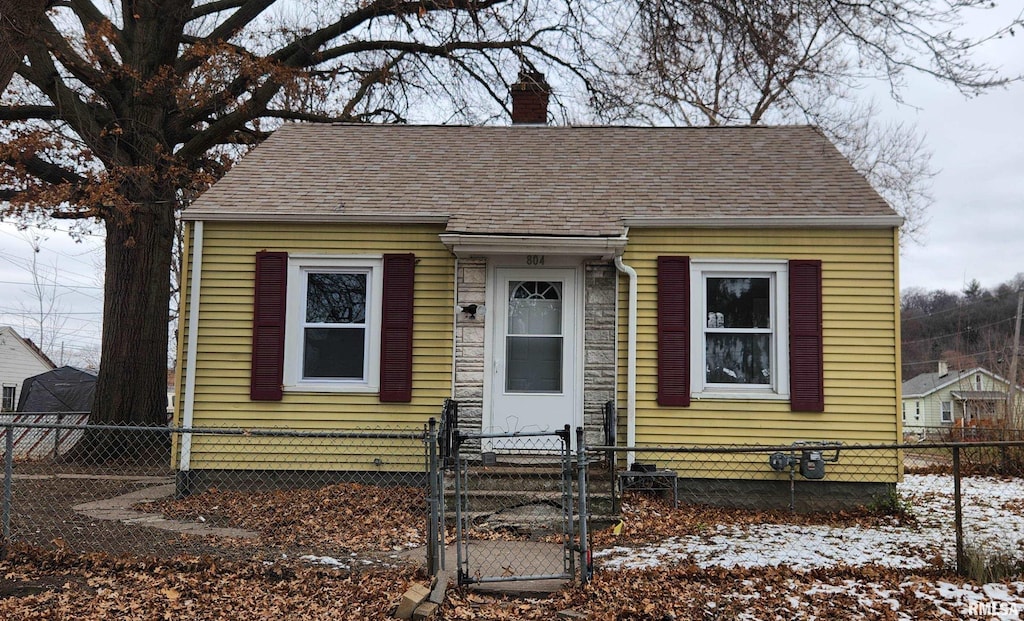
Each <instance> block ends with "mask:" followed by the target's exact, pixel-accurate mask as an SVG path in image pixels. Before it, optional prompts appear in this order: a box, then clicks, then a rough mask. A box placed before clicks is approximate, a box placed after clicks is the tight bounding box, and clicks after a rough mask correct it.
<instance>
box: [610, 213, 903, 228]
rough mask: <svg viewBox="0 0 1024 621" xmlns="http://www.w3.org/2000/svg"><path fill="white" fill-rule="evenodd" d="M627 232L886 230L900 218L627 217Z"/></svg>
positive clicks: (901, 219) (899, 223)
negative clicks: (681, 229)
mask: <svg viewBox="0 0 1024 621" xmlns="http://www.w3.org/2000/svg"><path fill="white" fill-rule="evenodd" d="M623 223H624V224H625V225H626V226H629V227H631V228H661V227H679V228H793V227H800V228H822V229H825V228H828V229H832V228H842V229H889V228H896V227H899V226H902V225H903V217H901V216H898V215H896V214H893V215H885V216H708V217H677V216H631V217H627V218H624V219H623Z"/></svg>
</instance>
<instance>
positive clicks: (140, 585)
mask: <svg viewBox="0 0 1024 621" xmlns="http://www.w3.org/2000/svg"><path fill="white" fill-rule="evenodd" d="M413 581H420V582H425V577H424V576H423V575H422V573H421V572H420V571H418V570H416V569H413V568H400V569H388V570H381V569H374V570H372V571H341V570H333V569H325V568H320V567H309V566H306V565H304V564H296V563H294V562H288V561H280V562H276V563H270V564H268V563H262V562H248V563H218V562H215V561H213V560H211V559H203V558H190V559H178V560H175V561H158V560H152V559H149V560H147V559H131V560H127V559H118V558H113V557H107V556H102V555H88V556H74V555H69V554H67V553H65V552H61V551H56V552H52V551H51V552H40V551H38V550H36V551H33V550H29V549H12V550H9V553H8V555H7V557H6V558H5V559H3V560H2V561H0V618H2V619H10V620H12V621H21V620H28V619H68V620H71V619H74V620H76V621H99V620H104V621H105V620H115V619H117V620H120V619H128V620H136V619H138V620H143V619H145V620H150V619H175V620H176V619H197V620H207V619H210V620H212V619H275V620H276V619H301V620H303V621H319V620H321V619H323V620H327V619H332V620H333V619H387V618H390V617H391V614H392V612H393V610H394V608H395V606H396V605H397V604H398V601H399V599H400V597H401V595H402V593H404V592H405V590H406V589H407V588H408V586H409V585H410V584H411V582H413ZM1022 594H1024V584H1022V583H1010V584H1007V585H988V586H987V587H984V588H983V587H977V586H972V585H965V584H962V583H960V582H958V581H956V580H954V579H953V578H952V577H951V576H949V575H946V574H941V573H936V572H930V573H929V572H925V573H906V572H902V571H900V570H893V569H880V568H874V567H863V568H856V569H854V568H831V569H828V570H825V569H819V570H814V571H810V572H797V571H794V570H792V569H788V568H758V569H743V568H732V569H724V568H713V569H706V568H699V567H696V566H694V565H679V566H674V567H662V568H658V569H646V570H630V571H607V572H601V573H599V574H598V575H597V576H595V579H594V581H593V582H591V583H590V584H588V585H586V586H585V587H578V586H570V587H567V588H566V589H564V590H563V591H561V592H559V593H556V594H555V595H553V596H551V597H550V598H547V599H541V600H537V599H520V598H508V597H496V596H489V595H484V594H480V593H475V592H472V591H467V590H461V591H460V590H457V589H452V590H449V597H448V599H447V601H446V602H445V605H444V606H443V608H442V610H441V612H440V615H439V618H441V619H553V618H555V615H556V613H557V612H558V611H560V610H564V609H572V610H575V611H577V612H579V613H581V614H584V615H586V616H585V618H589V619H602V620H603V619H609V620H610V619H637V620H640V619H644V620H651V621H655V620H665V619H709V620H710V619H749V620H755V619H756V620H761V619H763V620H774V619H787V620H788V619H907V620H910V619H958V618H969V617H971V616H975V615H972V611H973V610H978V608H972V606H979V605H981V604H983V603H985V602H989V603H990V604H991V603H993V602H994V603H995V605H998V604H999V603H1000V602H1004V603H1006V606H1007V609H1008V610H1009V609H1010V608H1012V606H1011V604H1009V603H1008V602H1012V601H1015V600H1014V598H1017V600H1018V601H1019V598H1020V597H1021V596H1022ZM978 618H988V616H984V617H982V616H978ZM1003 618H1017V617H1016V616H1004V617H1003Z"/></svg>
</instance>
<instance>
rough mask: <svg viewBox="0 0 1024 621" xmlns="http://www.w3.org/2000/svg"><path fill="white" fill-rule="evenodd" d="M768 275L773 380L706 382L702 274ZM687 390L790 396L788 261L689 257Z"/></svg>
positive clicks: (718, 395)
mask: <svg viewBox="0 0 1024 621" xmlns="http://www.w3.org/2000/svg"><path fill="white" fill-rule="evenodd" d="M707 276H714V277H748V276H753V277H765V276H768V277H770V278H771V283H772V284H771V295H772V301H771V306H772V309H771V310H772V321H773V323H774V326H773V330H772V335H773V339H772V354H771V355H772V369H773V373H772V376H773V377H772V381H771V383H770V384H769V385H767V386H760V385H735V386H733V385H724V384H713V385H706V384H705V381H704V378H705V372H706V368H707V360H706V357H705V356H706V348H705V346H704V328H705V324H706V318H707V312H708V311H707V300H706V296H705V292H706V291H707V286H706V284H705V278H706V277H707ZM690 391H691V396H692V398H693V399H761V400H788V399H789V262H788V261H785V260H740V259H737V260H729V259H716V260H704V259H691V260H690Z"/></svg>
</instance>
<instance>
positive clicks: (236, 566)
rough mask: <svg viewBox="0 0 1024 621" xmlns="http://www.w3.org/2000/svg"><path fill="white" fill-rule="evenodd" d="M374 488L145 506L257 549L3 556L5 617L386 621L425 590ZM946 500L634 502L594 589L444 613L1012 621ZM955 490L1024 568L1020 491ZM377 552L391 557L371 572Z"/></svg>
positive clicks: (1013, 587) (1022, 593)
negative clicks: (829, 505)
mask: <svg viewBox="0 0 1024 621" xmlns="http://www.w3.org/2000/svg"><path fill="white" fill-rule="evenodd" d="M376 489H377V488H366V489H363V488H353V489H351V490H350V489H347V488H337V487H335V488H331V489H327V488H325V490H327V491H321V492H309V491H305V492H300V491H293V492H273V493H267V494H251V493H250V494H247V495H244V496H242V495H239V496H232V495H230V494H228V493H212V494H206V495H202V496H196V497H191V498H189V499H186V500H184V501H180V502H173V503H160V504H158V505H154V506H151V507H150V508H149V509H150V510H153V511H157V510H159V511H160V512H162V513H164V514H166V515H168V516H169V517H171V516H173V517H175V518H177V519H183V520H193V521H200V520H202V521H212V522H214V523H223V524H225V525H231V526H235V527H240V528H245V529H248V530H253V531H256V532H258V533H259V536H258V538H257V540H255V541H248V542H247V540H239V541H237V542H235V546H236V551H238V552H244V550H245V549H246V547H247V546H252V548H251V549H253V550H256V549H259V550H260V551H261V552H260V555H258V556H257V555H253V556H252V557H251V558H250V560H220V559H215V558H210V557H186V556H179V557H177V558H176V559H174V560H158V559H145V558H139V557H124V558H116V557H112V556H107V555H103V554H75V553H72V552H71V551H70V550H68V549H64V548H60V547H59V545H58V548H57V549H56V550H50V551H41V550H40V549H38V548H31V549H30V548H27V547H19V546H17V545H15V546H12V547H11V548H10V549H9V550H8V554H7V556H6V558H4V559H3V560H2V561H0V576H2V579H0V618H5V619H43V618H46V619H51V618H57V619H59V618H66V619H82V620H86V621H88V620H91V619H177V618H191V619H225V618H279V619H291V618H301V619H303V620H310V621H312V620H316V619H338V618H358V619H383V618H388V617H389V615H390V613H391V611H392V610H393V608H394V606H395V605H396V604H397V602H398V600H399V598H400V597H401V595H402V593H403V592H404V591H405V589H406V588H407V587H408V585H409V584H410V583H411V582H412V581H416V580H419V581H425V580H426V577H425V576H423V575H422V570H421V569H419V568H418V567H416V566H414V565H411V564H403V563H401V562H399V561H398V560H397V559H398V555H397V552H398V551H399V550H400V549H402V548H407V547H409V546H411V545H414V544H416V543H417V542H418V541H420V539H419V535H418V532H419V531H418V529H421V528H422V526H421V525H419V524H418V522H419V520H420V514H419V512H418V511H415V510H408V508H406V509H402V507H403V506H405V505H407V504H408V503H397V504H396V503H395V502H386V500H387V499H388V498H391V499H393V498H394V495H393V494H391V495H388V496H387V498H385V497H383V496H381V495H380V494H379V493H378V492H377V491H375V490H376ZM952 489H953V488H952V482H951V478H950V477H948V476H945V475H908V476H907V477H906V481H905V482H904V483H901V484H900V486H899V492H900V502H898V503H895V504H896V506H895V508H897V509H898V508H906V509H908V510H907V512H905V513H902V514H896V515H880V514H878V512H871V511H864V512H854V513H842V514H829V515H821V516H794V515H791V514H788V513H785V512H752V511H724V510H718V509H710V508H694V507H681V508H679V509H672V508H671V507H669V506H667V505H665V504H663V503H662V502H661V501H659V500H655V499H652V498H650V497H647V496H634V497H630V498H627V502H626V504H625V511H624V517H623V521H622V523H621V524H620V525H619V527H618V528H617V529H616V530H607V531H602V532H600V533H597V535H596V536H595V544H596V548H597V551H596V552H595V564H596V567H597V573H596V575H595V578H594V580H593V582H591V583H590V584H588V585H586V586H584V587H579V586H571V587H567V588H566V589H564V590H562V591H561V592H559V593H556V594H555V595H553V596H552V597H550V598H547V599H543V600H530V599H505V598H501V597H496V596H488V595H484V594H481V593H477V592H474V591H468V590H467V591H461V592H460V591H458V590H451V591H449V598H448V600H447V601H446V603H445V605H444V607H443V608H442V610H441V618H445V619H550V618H554V616H555V613H556V612H557V611H559V610H563V609H573V610H576V611H578V612H580V613H585V614H586V615H587V618H592V619H651V620H660V619H815V618H817V619H824V618H837V619H838V618H842V619H851V618H852V619H957V618H971V617H972V616H976V618H990V617H991V614H990V613H1000V612H1003V613H1005V614H1003V615H1002V617H1001V618H1018V615H1017V613H1018V612H1019V611H1024V582H1020V581H1013V580H1005V581H992V582H989V583H987V584H978V583H976V582H968V581H965V580H963V579H960V578H957V577H956V576H955V574H953V572H952V571H951V567H952V564H953V559H954V555H955V550H954V544H953V541H954V537H953V504H952V499H951V496H952ZM963 492H964V526H965V532H966V539H967V541H968V543H969V544H970V549H971V550H972V554H973V555H974V556H976V557H978V556H984V555H994V554H997V553H998V554H1002V555H1003V556H1005V557H1007V558H1012V559H1015V561H1014V562H1015V563H1019V562H1020V560H1021V559H1024V502H1022V499H1024V481H1022V480H1020V479H995V478H985V477H969V478H965V479H964V486H963ZM412 500H415V499H411V500H410V501H412ZM890 508H892V507H890ZM616 531H617V532H618V534H616ZM295 543H301V544H303V546H304V548H305V549H307V550H308V549H310V547H312V548H313V549H314V550H317V547H318V546H322V547H321V548H319V549H318V550H317V551H319V554H312V555H310V557H311V558H309V559H307V560H304V559H303V558H301V557H299V556H296V555H292V554H289V553H287V552H279V556H278V557H277V558H275V559H270V558H268V557H267V556H266V551H267V550H268V549H270V548H273V547H274V545H277V546H278V547H277V548H276V549H278V550H287V549H288V548H289V547H291V546H292V545H293V544H295ZM221 545H222V544H221ZM342 553H345V554H344V555H343V554H342ZM353 555H356V556H353ZM312 557H319V558H312ZM323 557H328V558H331V559H334V560H337V561H339V562H336V563H334V564H333V565H323V564H322V563H323V561H324V558H323ZM350 557H351V558H358V559H359V562H345V561H346V559H348V558H350ZM374 558H376V559H379V560H381V561H383V560H385V559H387V560H389V561H393V562H373V563H371V562H366V559H374ZM982 613H983V614H982Z"/></svg>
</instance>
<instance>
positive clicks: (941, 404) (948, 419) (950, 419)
mask: <svg viewBox="0 0 1024 621" xmlns="http://www.w3.org/2000/svg"><path fill="white" fill-rule="evenodd" d="M947 405H948V406H949V411H948V414H949V416H948V417H947V416H946V414H947V411H946V406H947ZM939 420H940V421H941V422H943V423H951V422H953V402H952V401H940V402H939Z"/></svg>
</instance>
